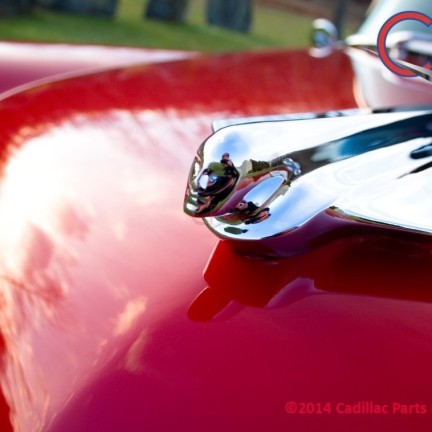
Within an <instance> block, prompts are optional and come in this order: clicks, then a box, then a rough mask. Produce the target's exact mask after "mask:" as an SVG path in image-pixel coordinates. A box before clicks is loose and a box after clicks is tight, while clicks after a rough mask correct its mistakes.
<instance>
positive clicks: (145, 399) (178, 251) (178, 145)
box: [0, 52, 432, 432]
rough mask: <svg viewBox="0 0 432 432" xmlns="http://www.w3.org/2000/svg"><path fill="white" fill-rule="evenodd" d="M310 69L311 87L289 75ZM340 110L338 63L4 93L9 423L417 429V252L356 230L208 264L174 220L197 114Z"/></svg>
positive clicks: (139, 75) (239, 67)
mask: <svg viewBox="0 0 432 432" xmlns="http://www.w3.org/2000/svg"><path fill="white" fill-rule="evenodd" d="M317 69H319V70H320V77H319V82H317V81H315V82H314V81H313V80H312V81H311V80H304V79H303V78H304V76H305V74H306V73H307V71H309V70H317ZM322 83H325V85H322ZM77 94H80V95H81V97H78V98H77V97H75V96H76V95H77ZM65 100H67V101H68V103H67V104H65V103H64V101H65ZM353 105H354V96H353V93H352V72H351V69H350V66H349V61H348V59H347V58H346V57H345V56H344V55H342V54H335V55H333V56H331V57H328V58H326V59H320V60H319V59H313V58H311V57H309V56H308V55H307V54H305V53H301V52H293V53H266V54H254V55H251V54H249V55H247V54H232V55H226V56H220V57H213V58H206V57H200V58H197V59H193V60H187V61H180V62H173V63H166V64H160V65H150V66H142V67H133V68H124V69H118V70H113V71H110V72H105V73H103V74H95V75H93V76H88V77H80V78H75V79H70V80H64V81H59V82H55V83H52V84H48V85H45V86H39V87H35V88H33V89H32V90H28V91H26V92H22V93H19V94H16V95H14V96H11V97H10V98H7V99H5V100H3V101H2V103H1V106H0V116H1V118H2V123H3V125H4V127H3V128H2V130H1V132H0V141H1V185H0V221H1V223H0V231H1V235H0V250H1V254H0V257H1V258H0V269H1V275H2V278H1V284H2V290H1V297H0V299H1V302H0V304H1V310H0V312H1V313H0V320H1V321H0V322H1V329H2V335H3V339H4V344H3V345H2V346H3V348H2V374H1V384H2V390H3V394H4V400H5V405H6V408H5V409H6V410H8V411H9V416H10V418H11V424H12V426H13V428H15V429H16V430H22V431H33V430H44V431H45V430H47V431H62V432H64V431H68V430H70V431H76V430H82V431H85V430H88V431H97V430H101V431H117V430H128V431H135V430H136V431H138V430H153V431H165V430H190V431H203V430H205V431H220V430H232V431H239V430H256V431H259V430H272V431H286V430H333V431H343V430H352V431H355V430H364V428H365V427H366V426H367V428H368V430H376V431H381V430H400V431H402V430H406V429H407V428H408V427H409V428H411V429H415V430H421V427H423V426H424V425H425V424H430V422H429V419H430V416H431V415H432V413H431V404H432V401H431V400H430V387H431V384H432V383H431V379H430V375H429V374H428V371H429V368H430V358H431V357H430V356H431V352H430V351H431V335H432V319H431V316H432V315H431V312H432V305H431V303H430V301H431V298H430V294H429V292H428V289H427V287H425V283H426V282H425V281H426V280H427V279H426V278H425V275H427V274H428V273H427V272H428V269H429V268H430V267H429V265H430V262H429V258H430V255H429V249H428V247H427V245H423V244H419V245H413V244H411V243H410V242H404V241H403V240H401V241H395V243H394V244H393V243H392V244H391V249H390V250H391V251H392V255H391V256H384V257H383V256H382V251H383V250H384V249H385V250H387V249H388V246H389V244H388V243H387V244H386V243H385V242H384V243H383V240H382V239H381V238H380V237H379V236H377V237H373V238H364V237H363V236H362V235H361V233H359V234H358V235H357V236H355V237H350V238H347V239H344V240H341V241H334V242H329V244H328V245H327V246H325V247H322V248H317V249H316V250H313V251H311V253H310V254H307V255H302V256H298V257H294V258H288V259H285V260H279V261H265V262H260V261H255V260H251V259H250V258H246V257H240V256H238V255H236V254H235V253H233V252H232V250H231V249H229V248H226V244H224V243H220V244H217V246H216V249H215V250H214V253H213V255H212V257H211V259H210V260H209V256H210V255H211V252H212V250H213V249H214V247H215V245H216V239H215V238H214V237H213V236H212V235H211V233H210V232H207V231H208V230H206V229H205V228H204V227H203V226H202V224H200V223H198V224H197V223H196V222H194V221H193V220H191V219H190V218H188V217H187V216H185V215H184V214H183V209H182V201H183V192H184V187H185V183H186V178H187V173H188V170H189V164H190V160H191V158H193V155H194V154H195V151H196V147H197V144H198V143H200V142H201V141H202V140H203V139H204V138H205V137H206V136H207V135H209V134H210V125H211V121H212V120H213V119H214V118H217V117H224V116H226V117H229V116H235V115H238V116H246V115H261V114H273V113H276V112H290V111H291V112H292V111H322V110H323V109H343V108H349V107H352V106H353ZM387 241H388V240H387ZM383 248H384V249H383ZM401 248H403V251H404V254H403V255H399V254H398V251H399V250H401ZM378 262H379V263H380V264H379V265H378V264H377V263H378ZM206 263H208V265H207V266H206ZM365 268H367V269H368V270H367V271H366V272H365V271H364V269H365ZM383 269H384V270H389V271H385V272H383V271H382V270H383ZM203 272H204V275H203ZM207 284H208V285H209V287H210V288H208V289H205V288H206V285H207ZM419 323H421V325H419ZM292 402H294V403H295V404H296V405H292ZM305 404H312V405H308V406H309V408H307V409H308V410H310V409H312V410H314V412H313V413H309V414H307V413H306V414H304V413H303V410H306V408H305V407H306V405H305ZM319 404H327V405H326V407H328V408H329V410H328V409H327V408H326V412H318V410H321V411H322V408H323V406H324V405H319ZM356 404H357V405H356ZM370 404H372V405H373V406H381V407H384V405H386V406H388V407H389V409H390V410H391V411H392V412H391V413H390V414H388V415H385V414H382V415H378V414H374V415H370V414H368V413H367V412H366V410H367V409H370V408H368V407H370V406H372V405H370ZM416 404H417V405H416ZM292 406H295V407H297V408H296V409H297V411H296V412H293V411H292V408H291V407H292ZM373 406H372V408H373ZM423 406H425V407H426V408H423ZM310 407H312V408H310ZM355 407H358V408H355ZM372 408H371V409H372ZM373 409H375V408H373ZM383 409H384V408H383ZM416 409H417V410H418V411H419V413H418V414H417V413H415V410H416ZM423 409H426V413H425V414H422V412H420V411H423ZM350 410H351V411H350ZM353 410H362V413H361V414H359V415H353V414H352V413H353ZM408 410H409V411H410V414H409V415H408V414H406V415H405V414H402V413H401V411H405V412H408ZM327 411H328V412H327ZM350 412H351V414H350Z"/></svg>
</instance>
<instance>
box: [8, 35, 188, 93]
mask: <svg viewBox="0 0 432 432" xmlns="http://www.w3.org/2000/svg"><path fill="white" fill-rule="evenodd" d="M195 55H196V54H195V53H193V52H186V51H170V50H158V49H145V48H132V47H112V46H101V45H86V46H83V45H71V44H44V43H32V42H6V41H0V58H1V70H0V93H3V92H5V91H8V90H10V89H13V88H16V87H19V86H23V85H24V86H26V85H28V84H29V83H32V82H34V81H37V80H45V79H47V78H50V79H52V78H53V77H56V78H57V79H60V78H65V77H67V76H73V75H79V74H84V73H89V72H92V71H93V72H95V71H101V70H106V69H110V68H111V69H112V68H114V67H120V66H123V67H124V66H131V65H134V64H138V63H139V64H143V63H157V62H164V61H169V60H179V59H185V58H191V57H194V56H195ZM34 84H35V83H33V84H32V85H34ZM20 90H22V89H20Z"/></svg>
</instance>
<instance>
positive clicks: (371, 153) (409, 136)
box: [184, 107, 432, 256]
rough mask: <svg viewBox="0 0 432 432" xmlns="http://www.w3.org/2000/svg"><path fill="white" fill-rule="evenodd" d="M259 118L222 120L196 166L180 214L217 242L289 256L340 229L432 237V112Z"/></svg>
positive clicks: (255, 252) (253, 251)
mask: <svg viewBox="0 0 432 432" xmlns="http://www.w3.org/2000/svg"><path fill="white" fill-rule="evenodd" d="M266 120H267V119H266V118H265V117H264V118H258V119H240V120H238V122H239V123H241V124H233V121H232V120H229V121H227V122H226V124H228V125H230V124H231V125H230V126H227V127H223V126H224V123H223V122H222V123H221V122H219V123H218V124H217V128H219V130H217V131H216V132H215V133H214V134H213V135H212V136H211V137H210V138H208V139H207V140H206V141H205V142H204V143H203V144H202V145H201V147H200V148H199V150H198V153H197V156H196V158H195V161H194V162H193V165H192V169H191V172H190V176H189V181H188V185H187V189H186V194H185V201H184V210H185V212H186V213H187V214H189V215H190V216H193V217H200V218H204V220H205V222H206V224H207V225H208V227H209V228H210V229H211V230H212V231H213V232H214V233H215V234H216V235H217V236H218V237H220V238H222V239H226V240H228V241H229V242H230V243H231V244H232V245H233V246H234V247H235V248H236V249H238V250H241V251H242V252H244V253H247V254H251V255H264V256H289V255H292V254H295V253H298V252H300V251H302V250H304V249H306V248H308V247H309V246H310V245H311V244H314V243H315V242H316V241H317V239H319V238H320V237H323V236H325V235H327V234H328V233H329V232H331V231H337V230H340V229H341V228H343V229H345V228H346V226H349V227H353V226H354V227H356V229H373V228H379V229H381V230H394V231H398V232H407V233H408V232H409V233H415V234H422V235H430V234H432V201H429V200H430V197H431V190H432V171H431V170H430V168H432V108H431V107H427V108H425V109H423V110H420V109H416V110H415V109H407V108H405V109H391V110H382V111H374V112H372V111H361V110H354V111H353V110H351V111H345V112H336V113H335V112H331V113H325V114H306V115H300V116H298V117H295V116H291V115H290V116H282V117H281V120H279V121H266ZM271 120H274V118H271ZM249 121H252V122H253V123H247V122H249ZM342 225H343V227H342Z"/></svg>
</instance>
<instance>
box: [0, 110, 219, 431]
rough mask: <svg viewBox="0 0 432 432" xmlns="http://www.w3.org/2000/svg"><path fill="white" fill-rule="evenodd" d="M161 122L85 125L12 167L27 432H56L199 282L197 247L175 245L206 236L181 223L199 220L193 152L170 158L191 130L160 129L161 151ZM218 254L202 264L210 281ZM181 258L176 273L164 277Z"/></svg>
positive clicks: (4, 236)
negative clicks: (61, 413)
mask: <svg viewBox="0 0 432 432" xmlns="http://www.w3.org/2000/svg"><path fill="white" fill-rule="evenodd" d="M150 117H152V118H151V120H150ZM147 120H148V121H149V123H153V126H152V127H149V128H148V129H147V127H146V122H147ZM166 122H167V125H168V123H169V121H168V120H167V121H166ZM187 122H188V120H187V119H185V123H187ZM154 123H155V122H154V115H152V116H149V115H148V113H146V112H142V113H135V114H133V113H129V114H128V113H126V112H117V111H112V112H109V113H108V114H106V115H100V116H94V117H93V118H91V121H89V119H88V118H87V122H86V118H85V117H76V118H74V119H71V120H70V121H69V122H65V123H63V124H61V125H59V126H57V127H52V128H51V129H48V130H47V131H46V132H44V133H43V134H41V135H39V136H36V137H34V138H31V139H29V140H28V141H25V139H24V140H23V144H22V145H21V147H20V148H18V149H16V150H15V153H14V154H13V156H12V157H11V158H10V160H9V161H8V163H7V165H6V167H5V170H4V175H3V178H2V182H1V185H0V250H1V254H0V273H1V275H2V281H1V283H2V296H3V299H4V307H3V308H2V314H1V315H0V324H1V328H2V332H3V334H4V336H5V340H6V343H7V347H8V348H7V352H6V353H5V372H4V374H3V378H2V385H3V388H4V393H5V395H6V397H7V398H8V401H9V402H10V403H11V406H12V411H13V412H14V413H16V414H14V415H15V417H16V418H17V419H19V420H17V422H18V423H17V424H19V425H20V426H21V428H22V429H23V430H34V429H41V430H42V429H44V428H45V426H46V422H47V421H48V420H49V419H50V418H52V416H53V413H55V412H56V411H58V410H60V409H61V408H62V406H63V404H64V403H65V402H66V399H67V398H69V397H72V396H73V394H74V392H76V391H78V390H79V389H80V387H81V386H83V385H85V383H86V380H87V379H89V375H91V374H93V373H96V371H99V370H100V369H101V368H103V367H104V366H106V364H107V362H108V361H110V360H111V359H112V357H113V356H114V355H115V350H112V346H113V344H114V345H115V343H116V342H115V341H116V339H117V338H122V337H124V336H125V335H127V334H129V333H130V331H132V330H133V329H134V328H136V327H137V325H139V323H140V322H141V321H142V320H143V319H148V318H146V317H148V316H149V312H148V311H149V310H150V314H152V313H153V314H154V312H152V311H154V308H155V307H156V305H158V304H159V303H161V302H162V303H163V302H165V301H166V298H167V297H168V296H169V295H170V294H169V291H167V290H163V289H161V288H160V287H161V286H162V287H163V286H169V285H176V284H177V283H181V280H182V278H184V277H186V276H187V277H189V276H190V275H189V271H188V270H187V269H188V265H187V262H189V260H188V257H189V253H185V249H186V250H189V248H190V245H189V244H188V243H187V242H178V241H177V242H175V243H173V244H170V241H169V239H173V238H176V236H177V238H178V237H179V236H186V237H187V236H189V233H190V231H191V230H192V231H194V230H195V229H196V230H200V233H201V234H202V232H201V230H202V227H196V226H195V225H194V224H192V225H191V226H189V225H188V226H186V227H184V228H182V229H180V230H179V229H178V228H176V226H175V224H174V223H173V221H179V222H176V223H181V221H183V220H184V221H185V222H187V221H188V219H187V218H186V217H184V216H183V214H182V196H183V194H184V186H185V185H184V183H183V182H178V181H177V180H176V181H174V179H178V178H179V170H180V171H184V177H183V178H185V179H186V176H187V171H188V169H189V164H190V160H191V156H190V154H187V152H186V151H185V152H181V151H179V152H173V151H172V149H170V150H171V151H169V152H168V148H169V147H170V146H171V145H172V143H173V142H176V141H179V140H180V142H181V136H182V133H183V132H181V131H180V132H178V130H177V126H178V127H180V126H181V127H182V128H183V126H184V124H183V125H181V124H180V123H178V124H177V125H174V126H173V125H172V124H171V126H169V125H168V126H167V125H165V126H161V125H160V124H159V127H162V128H163V129H164V134H163V135H164V137H165V138H167V139H168V141H167V142H165V143H164V144H163V145H161V146H158V145H157V142H155V140H156V139H157V140H159V137H160V135H158V134H157V131H156V129H157V128H156V126H155V125H154ZM156 123H157V122H156ZM198 128H199V126H197V125H195V132H196V131H197V129H198ZM146 132H148V133H146ZM179 134H180V138H179ZM198 142H199V141H198ZM194 150H195V149H194ZM191 154H192V155H193V152H191ZM201 237H202V238H203V241H205V238H206V237H205V236H201ZM208 238H209V239H211V240H213V238H212V237H211V235H210V234H209V235H208ZM210 243H211V242H210V241H209V248H210V247H211V245H210ZM162 245H164V247H162ZM206 258H207V257H206V256H203V257H202V262H200V260H199V259H198V260H196V259H195V260H194V263H195V264H194V265H196V266H198V268H197V274H198V275H199V274H200V272H201V269H202V266H203V265H204V262H205V260H206ZM174 260H175V262H177V263H179V266H178V267H176V269H174V270H172V271H171V272H170V273H169V274H168V273H167V272H165V273H164V272H161V271H160V270H161V269H160V267H161V265H162V264H163V263H165V262H166V261H174ZM180 264H182V265H180ZM198 280H199V278H198ZM150 299H152V301H150ZM174 304H175V302H174V303H173V305H174ZM53 359H55V362H54V363H53ZM131 361H132V360H131V359H129V360H128V367H129V368H132V366H131V364H132V363H131ZM137 361H138V360H136V359H135V360H134V366H133V368H134V369H137V370H138V369H139V365H138V364H136V362H137ZM65 371H67V373H65Z"/></svg>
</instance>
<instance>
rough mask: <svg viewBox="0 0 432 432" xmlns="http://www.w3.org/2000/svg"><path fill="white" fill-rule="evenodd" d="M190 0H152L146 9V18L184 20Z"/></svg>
mask: <svg viewBox="0 0 432 432" xmlns="http://www.w3.org/2000/svg"><path fill="white" fill-rule="evenodd" d="M187 5H188V0H150V1H149V2H148V4H147V9H146V11H145V17H146V18H152V19H159V20H166V21H183V20H184V19H185V17H186V9H187Z"/></svg>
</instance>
